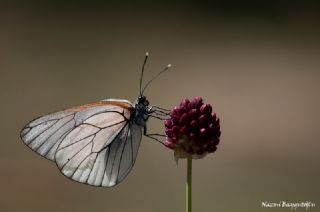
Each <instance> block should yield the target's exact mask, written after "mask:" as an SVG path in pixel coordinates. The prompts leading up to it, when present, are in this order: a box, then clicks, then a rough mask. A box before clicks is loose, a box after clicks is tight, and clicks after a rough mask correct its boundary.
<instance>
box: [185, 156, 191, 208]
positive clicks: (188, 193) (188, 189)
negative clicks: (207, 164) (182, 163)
mask: <svg viewBox="0 0 320 212" xmlns="http://www.w3.org/2000/svg"><path fill="white" fill-rule="evenodd" d="M186 212H192V157H188V159H187V184H186Z"/></svg>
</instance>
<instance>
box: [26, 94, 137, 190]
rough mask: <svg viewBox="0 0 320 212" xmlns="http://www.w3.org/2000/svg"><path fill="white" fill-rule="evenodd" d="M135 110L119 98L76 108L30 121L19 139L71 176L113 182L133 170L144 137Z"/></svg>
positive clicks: (100, 183)
mask: <svg viewBox="0 0 320 212" xmlns="http://www.w3.org/2000/svg"><path fill="white" fill-rule="evenodd" d="M132 109H133V107H132V104H131V103H130V102H129V101H126V100H115V99H108V100H103V101H100V102H95V103H91V104H87V105H82V106H79V107H74V108H71V109H67V110H64V111H60V112H57V113H53V114H49V115H45V116H42V117H40V118H37V119H35V120H33V121H31V122H30V123H29V124H27V125H26V126H25V127H24V128H23V129H22V131H21V138H22V140H23V142H24V143H25V144H26V145H28V146H29V147H30V148H31V149H32V150H34V151H35V152H37V153H39V154H40V155H42V156H44V157H46V158H48V159H50V160H53V161H55V162H56V164H57V166H58V167H59V169H60V170H61V172H62V173H63V174H64V175H66V176H67V177H69V178H71V179H73V180H76V181H79V182H82V183H88V184H90V185H95V186H113V185H115V184H117V183H119V182H121V181H122V180H123V179H124V178H125V176H126V175H127V174H128V173H129V172H130V170H131V168H132V167H133V165H134V161H135V158H136V156H137V152H138V148H139V145H140V141H141V136H142V132H141V127H139V126H137V125H135V124H134V123H132V122H130V121H129V120H130V117H131V113H132Z"/></svg>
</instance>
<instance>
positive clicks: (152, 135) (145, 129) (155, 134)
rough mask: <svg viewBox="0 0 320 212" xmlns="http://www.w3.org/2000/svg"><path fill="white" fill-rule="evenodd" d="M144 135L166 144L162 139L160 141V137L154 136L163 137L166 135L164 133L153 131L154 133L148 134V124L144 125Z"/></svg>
mask: <svg viewBox="0 0 320 212" xmlns="http://www.w3.org/2000/svg"><path fill="white" fill-rule="evenodd" d="M143 135H144V136H146V137H148V138H151V139H153V140H155V141H157V142H159V143H160V144H162V145H164V143H163V142H162V141H160V140H159V139H158V138H156V137H154V136H161V137H166V136H165V135H162V134H158V133H152V134H148V133H147V126H144V127H143Z"/></svg>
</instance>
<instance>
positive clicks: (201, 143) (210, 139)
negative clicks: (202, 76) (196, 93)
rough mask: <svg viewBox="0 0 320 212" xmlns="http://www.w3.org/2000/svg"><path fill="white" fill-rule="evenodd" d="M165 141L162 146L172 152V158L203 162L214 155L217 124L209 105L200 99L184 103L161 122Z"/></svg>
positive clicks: (184, 101)
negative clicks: (163, 127) (210, 154)
mask: <svg viewBox="0 0 320 212" xmlns="http://www.w3.org/2000/svg"><path fill="white" fill-rule="evenodd" d="M164 125H165V128H166V131H165V133H166V135H167V140H166V142H165V145H166V146H167V147H168V148H170V149H172V150H174V155H175V158H176V159H178V158H187V157H192V158H194V159H196V158H203V157H204V156H205V155H206V154H207V153H212V152H215V151H216V149H217V145H218V144H219V137H220V134H221V132H220V120H219V118H217V116H216V113H214V112H212V107H211V105H210V104H204V103H203V100H202V98H201V97H195V98H194V99H193V100H191V101H189V100H188V99H184V100H182V101H181V103H180V105H179V106H176V107H174V108H173V109H172V110H171V112H170V118H169V119H167V120H165V121H164Z"/></svg>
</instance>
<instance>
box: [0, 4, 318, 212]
mask: <svg viewBox="0 0 320 212" xmlns="http://www.w3.org/2000/svg"><path fill="white" fill-rule="evenodd" d="M66 2H67V3H66ZM301 2H304V3H301ZM319 8H320V7H319V6H318V5H317V4H315V3H314V2H312V1H214V2H211V3H209V1H208V2H206V1H198V2H197V3H194V2H191V1H170V2H169V1H168V2H165V1H154V2H151V1H137V2H135V3H133V2H129V1H128V2H126V1H121V2H120V3H115V2H110V1H101V2H94V3H93V2H92V1H91V3H86V2H84V1H55V2H54V3H48V2H47V3H45V4H44V3H41V1H38V2H37V1H33V2H32V1H29V3H28V4H27V3H24V4H23V3H19V4H18V3H3V2H2V3H1V7H0V26H1V27H0V73H1V75H0V80H1V81H0V95H1V96H0V98H1V106H0V107H1V108H0V109H1V110H0V111H1V118H2V121H1V143H0V144H1V148H0V168H1V175H0V188H1V192H0V211H10V212H11V211H23V212H29V211H30V212H37V211H41V212H42V211H45V212H46V211H48V212H56V211H69V212H71V211H78V212H82V211H97V212H99V211H103V212H105V211H112V212H113V211H115V212H120V211H121V212H122V211H132V212H134V211H137V212H149V211H159V212H160V211H184V206H185V203H184V201H185V193H184V192H185V191H184V188H185V177H186V166H185V165H186V164H185V161H183V160H181V161H180V162H179V164H178V166H177V165H176V164H175V162H174V159H173V153H172V152H171V150H168V149H164V148H162V147H161V146H160V145H159V144H157V143H156V142H153V141H151V140H148V139H145V138H144V139H143V142H142V145H141V147H140V152H139V156H138V158H137V161H136V165H135V167H134V169H133V171H132V172H131V174H130V175H129V176H128V177H127V179H126V180H125V181H123V182H122V183H121V184H120V185H118V186H116V187H114V188H111V189H108V188H95V187H91V186H86V185H81V184H78V183H75V182H72V181H70V180H68V179H67V178H65V177H64V176H63V175H61V174H60V172H59V171H58V169H57V168H56V166H55V164H54V163H52V162H49V161H48V160H45V159H43V158H42V157H40V156H38V155H37V154H35V153H34V152H32V151H31V150H30V149H28V148H27V147H26V146H25V145H24V144H23V143H22V142H21V140H20V138H19V131H20V129H21V128H22V127H23V126H24V125H25V124H26V123H27V122H28V121H30V120H31V119H33V118H35V117H37V116H40V115H42V114H46V113H49V112H53V111H56V110H60V109H64V108H68V107H71V106H75V105H80V104H84V103H87V102H92V101H95V100H100V99H105V98H109V97H113V98H125V99H129V100H131V101H133V100H134V99H135V98H136V97H137V95H138V87H139V85H138V83H139V76H140V68H141V65H142V62H143V58H144V54H145V52H146V51H149V52H150V60H149V62H148V64H147V67H146V78H145V80H147V79H148V78H150V77H152V76H153V75H154V74H156V73H157V72H158V71H160V70H161V69H162V68H163V67H164V66H165V65H166V64H168V63H172V65H173V68H172V69H171V71H169V72H168V73H166V74H164V75H163V76H161V77H160V78H159V79H158V80H157V81H155V82H154V83H153V84H152V86H151V87H150V88H149V89H148V90H147V92H146V95H147V96H148V98H149V100H150V101H151V102H152V103H153V104H156V105H159V106H162V107H166V108H171V107H173V106H174V105H176V104H178V103H179V102H180V100H181V99H182V98H184V97H189V98H192V97H194V96H196V95H201V96H203V98H204V99H205V101H206V102H208V103H211V104H213V106H214V110H215V111H216V112H217V114H218V116H219V117H220V118H221V126H222V137H221V143H220V145H219V148H218V150H217V152H216V153H214V154H212V155H209V156H207V157H206V158H205V159H203V160H196V161H194V172H193V177H194V178H193V180H194V181H193V182H194V190H193V194H194V211H198V212H199V211H201V212H211V211H223V212H231V211H238V212H240V211H289V210H290V209H288V208H274V209H270V208H262V207H261V202H262V201H269V202H279V201H282V200H284V201H288V202H301V201H311V202H314V203H315V204H316V206H317V208H313V209H311V210H310V211H318V210H319V208H320V199H319V196H320V186H319V179H320V168H319V159H320V156H319V150H320V133H319V120H320V112H319V108H320V98H319V96H320V95H319V91H320V70H319V67H320V45H319V44H320V39H319V38H320V37H319V36H320V25H319V23H320V22H319V21H320V19H319V18H320V15H319ZM150 129H151V130H152V131H158V132H161V131H162V130H163V128H162V123H161V122H157V121H151V122H150ZM299 210H300V211H303V210H304V209H299Z"/></svg>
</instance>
